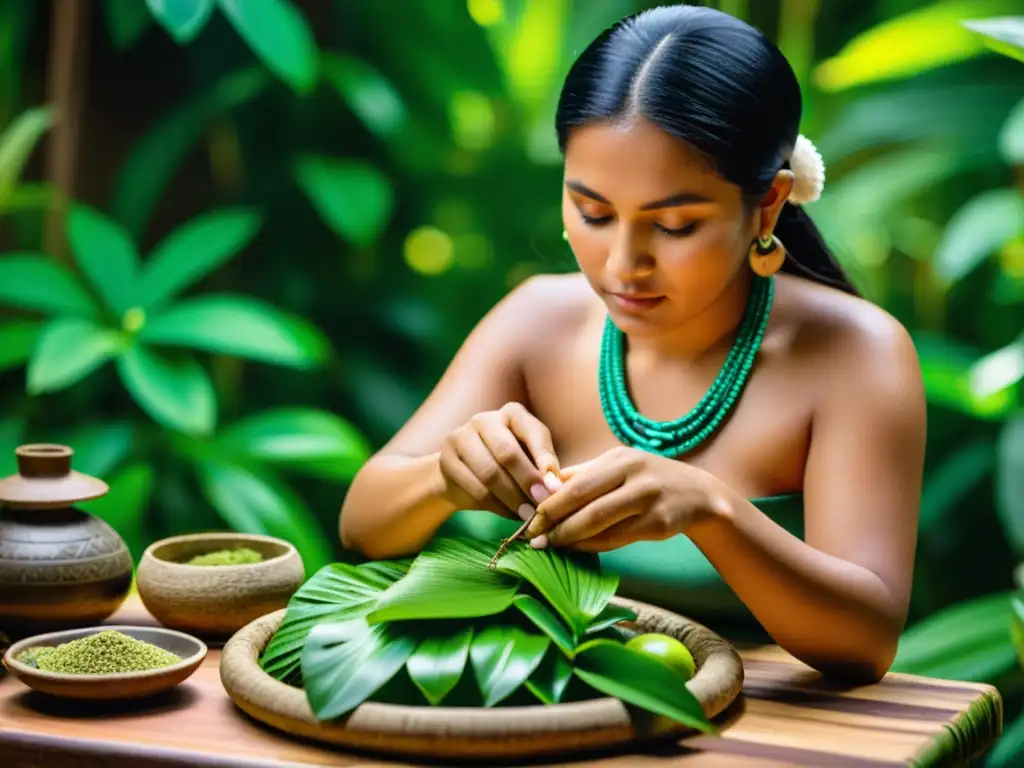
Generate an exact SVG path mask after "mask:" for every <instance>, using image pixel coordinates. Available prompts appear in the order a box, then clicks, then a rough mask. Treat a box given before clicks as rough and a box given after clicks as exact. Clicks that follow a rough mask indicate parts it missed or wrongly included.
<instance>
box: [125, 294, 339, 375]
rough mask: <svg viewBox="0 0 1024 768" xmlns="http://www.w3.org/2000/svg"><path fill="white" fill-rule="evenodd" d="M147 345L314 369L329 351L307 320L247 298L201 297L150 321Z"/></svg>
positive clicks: (144, 335)
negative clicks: (189, 349) (193, 350)
mask: <svg viewBox="0 0 1024 768" xmlns="http://www.w3.org/2000/svg"><path fill="white" fill-rule="evenodd" d="M139 338H140V339H142V340H143V341H145V342H146V343H148V344H158V345H167V346H181V347H189V348H191V349H197V350H203V351H206V352H213V353H216V354H222V355H230V356H233V357H245V358H249V359H251V360H257V361H260V362H264V363H272V364H275V365H282V366H288V367H290V368H298V369H309V368H315V367H317V366H319V365H321V364H322V363H323V362H324V360H325V359H326V358H327V356H328V354H329V351H330V345H329V342H328V341H327V339H326V338H325V337H324V335H323V334H322V333H321V332H320V331H319V330H318V329H317V328H315V327H314V326H313V325H311V324H310V323H308V322H306V321H305V320H303V319H301V318H299V317H296V316H293V315H289V314H286V313H284V312H282V311H280V310H278V309H276V308H275V307H272V306H271V305H269V304H267V303H265V302H263V301H260V300H257V299H252V298H248V297H245V296H233V295H215V296H202V297H199V298H195V299H186V300H184V301H181V302H179V303H177V304H175V305H173V306H171V307H169V308H168V309H166V310H165V311H163V312H161V313H160V314H158V315H156V316H154V317H152V318H150V319H149V320H148V321H147V322H146V324H145V326H143V328H142V330H141V331H140V333H139Z"/></svg>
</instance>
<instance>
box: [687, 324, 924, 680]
mask: <svg viewBox="0 0 1024 768" xmlns="http://www.w3.org/2000/svg"><path fill="white" fill-rule="evenodd" d="M856 335H857V336H858V338H855V339H849V340H848V341H849V343H842V344H840V345H837V347H836V354H834V355H832V356H833V357H834V358H835V367H834V368H832V369H831V370H830V371H829V372H828V381H827V382H826V386H825V391H826V392H827V395H826V397H825V398H824V400H823V401H822V402H821V404H820V407H819V408H818V410H817V413H816V414H815V417H814V421H813V427H812V430H813V432H812V438H811V447H810V454H809V457H808V462H807V468H806V473H805V479H804V500H805V521H806V524H805V528H806V531H805V540H804V541H801V540H800V539H798V538H796V537H794V536H792V535H791V534H789V533H788V532H786V531H785V530H784V529H783V528H781V527H780V526H778V525H777V524H776V523H774V522H773V521H772V520H770V519H769V518H768V517H767V516H766V515H764V514H763V513H762V512H761V511H760V510H758V509H757V508H756V507H754V506H753V505H752V504H751V503H750V502H749V501H747V500H746V499H744V498H742V497H741V496H739V495H738V494H736V493H734V492H732V491H731V490H728V489H723V488H721V486H720V485H719V486H718V487H717V488H718V490H719V492H721V493H722V495H723V496H724V498H725V500H726V504H724V505H722V507H721V511H720V512H719V513H717V514H711V515H709V516H708V517H707V518H705V519H704V520H703V521H701V522H700V523H697V524H696V525H695V526H694V527H693V528H692V529H691V530H689V531H687V533H688V535H689V536H690V538H691V539H692V540H693V541H694V543H696V544H697V546H698V547H699V548H700V549H701V550H702V551H703V552H704V554H705V555H706V556H707V558H708V559H709V560H710V561H711V563H712V564H713V565H714V566H715V568H716V569H717V570H718V572H719V573H720V574H721V575H722V577H723V578H724V579H725V581H726V582H727V583H728V584H729V585H730V587H732V589H733V590H734V591H735V592H736V593H737V595H738V596H739V597H740V598H741V599H742V600H743V601H744V602H745V603H746V604H747V606H748V607H749V608H750V609H751V611H752V612H753V613H754V615H755V616H756V617H757V619H758V620H759V621H760V622H761V624H762V625H763V626H764V627H765V629H766V630H767V631H768V632H769V633H770V634H771V635H772V636H773V637H774V638H775V640H776V642H778V643H779V645H781V646H782V647H783V648H785V649H786V650H787V651H789V652H790V653H792V654H793V655H794V656H796V657H797V658H799V659H801V660H802V661H804V662H805V663H807V664H809V665H811V666H813V667H815V668H817V669H819V670H822V671H827V672H829V673H831V674H837V675H844V676H853V677H856V678H858V679H867V680H875V679H878V678H880V677H881V676H882V675H884V674H885V673H886V672H887V671H888V669H889V667H890V665H891V664H892V660H893V658H894V656H895V653H896V646H897V641H898V639H899V635H900V633H901V632H902V629H903V626H904V623H905V621H906V615H907V608H908V604H909V601H910V589H911V585H912V578H913V570H914V554H915V546H916V542H917V518H918V505H919V502H920V495H921V484H922V471H923V464H924V447H925V419H926V416H925V398H924V392H923V385H922V382H921V376H920V368H919V365H918V361H917V356H916V353H915V350H914V347H913V344H912V342H911V340H910V338H909V336H908V335H907V334H906V332H905V331H904V330H903V329H902V328H900V327H898V326H896V325H895V323H893V324H892V325H891V326H884V327H876V328H872V329H871V331H859V332H857V334H856Z"/></svg>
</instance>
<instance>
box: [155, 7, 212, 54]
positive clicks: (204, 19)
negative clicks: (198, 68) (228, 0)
mask: <svg viewBox="0 0 1024 768" xmlns="http://www.w3.org/2000/svg"><path fill="white" fill-rule="evenodd" d="M146 3H147V5H149V10H150V13H152V14H153V17H154V18H155V19H156V20H157V21H158V22H160V26H162V27H163V28H164V29H166V30H167V31H168V33H170V35H171V37H173V38H174V39H175V41H177V42H178V43H189V42H191V41H192V40H194V39H195V37H196V35H198V34H199V33H200V32H202V31H203V28H204V27H206V25H207V23H208V22H209V21H210V15H211V14H212V13H213V3H214V0H146Z"/></svg>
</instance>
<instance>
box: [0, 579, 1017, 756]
mask: <svg viewBox="0 0 1024 768" xmlns="http://www.w3.org/2000/svg"><path fill="white" fill-rule="evenodd" d="M109 623H112V624H113V623H119V624H148V625H152V624H154V623H155V622H154V621H153V619H152V618H151V617H149V616H148V614H146V612H145V610H144V609H143V608H142V606H141V604H140V603H139V602H137V599H133V600H130V601H129V602H128V603H126V604H125V606H124V607H123V608H122V609H121V611H119V612H118V613H117V614H115V615H114V616H113V617H112V618H111V620H110V622H109ZM742 655H743V658H744V663H745V668H746V684H745V685H744V689H743V695H742V696H741V697H740V698H739V699H738V700H737V702H736V703H735V705H734V706H733V708H732V709H731V710H729V712H727V713H726V714H727V717H726V718H725V719H724V720H723V721H722V727H723V734H722V737H720V738H719V737H707V736H698V737H693V738H688V739H685V740H684V741H682V742H680V743H679V744H678V745H671V746H670V748H667V749H666V748H660V749H659V750H658V751H657V752H651V751H647V752H642V753H639V752H627V753H622V752H619V753H616V754H613V755H610V756H608V757H603V758H600V759H594V758H588V759H586V760H569V761H566V762H565V763H563V764H565V765H575V766H579V767H580V768H582V767H583V766H586V768H627V766H628V767H630V768H644V767H646V766H655V765H656V766H659V768H689V766H711V767H713V768H714V767H718V766H721V767H723V768H725V767H728V768H749V767H750V766H758V767H759V768H771V767H773V766H783V765H798V766H851V767H856V766H865V768H868V767H870V768H878V767H879V766H896V765H910V764H917V763H918V761H920V760H925V764H927V763H929V762H930V763H932V764H940V765H945V764H959V763H958V762H957V761H958V760H960V759H963V758H965V757H971V756H976V755H978V754H980V753H981V752H982V751H984V750H986V749H987V748H988V747H989V746H990V745H991V742H992V741H993V740H994V739H995V738H996V736H997V735H998V734H999V733H1000V732H1001V728H1002V700H1001V699H1000V697H999V694H998V692H997V691H996V690H995V689H994V688H992V687H991V686H987V685H977V684H972V683H960V682H947V681H941V680H933V679H928V678H920V677H913V676H909V675H899V674H892V675H889V676H888V677H887V678H886V679H885V680H883V681H882V682H881V683H880V684H878V685H870V686H864V687H860V688H856V689H852V690H850V689H846V690H843V689H840V688H838V687H836V686H834V685H829V684H827V683H825V682H824V681H822V680H821V678H820V677H819V675H817V674H816V673H815V672H813V671H812V670H811V669H809V668H808V667H806V666H804V665H803V664H801V663H800V662H798V661H796V660H795V659H793V658H792V657H791V656H789V655H787V654H786V653H784V652H783V651H781V650H780V649H779V648H777V647H774V646H772V647H761V648H756V649H752V650H744V651H743V652H742ZM219 660H220V653H219V651H217V650H213V649H211V651H210V654H209V657H208V658H207V659H206V662H205V663H204V664H203V666H202V668H200V669H199V670H198V671H197V672H196V674H195V675H193V676H192V677H191V678H190V679H189V680H188V681H187V682H186V683H184V684H183V685H181V686H179V687H178V688H177V689H175V691H173V692H172V693H171V694H169V695H166V696H164V697H163V698H160V699H159V700H157V701H153V702H149V703H145V704H140V703H138V702H136V703H127V704H122V705H116V706H115V705H107V706H104V707H96V708H93V707H88V708H87V707H84V706H83V705H81V704H79V703H74V702H65V701H57V700H52V699H47V698H44V697H43V696H41V695H39V694H37V693H35V692H34V691H30V690H29V689H28V688H27V687H26V686H24V685H23V684H22V683H21V682H20V681H18V680H16V679H15V678H13V677H11V676H10V675H9V674H8V675H5V676H3V677H0V766H3V768H29V767H31V768H36V767H37V766H42V767H45V768H93V767H94V766H104V768H110V767H112V766H117V768H138V767H140V766H145V767H146V768H150V767H151V766H153V767H156V766H159V767H160V768H169V767H171V766H173V767H175V768H178V767H179V766H180V768H186V767H187V768H227V766H232V768H236V767H237V768H246V767H250V766H251V767H252V768H300V767H301V766H310V765H318V766H346V767H349V768H356V766H358V767H359V768H370V767H371V766H376V767H382V766H400V765H413V764H414V763H409V762H403V761H389V760H385V759H381V758H379V757H374V756H366V755H357V754H352V753H348V752H342V751H339V750H334V749H326V748H321V747H319V746H317V745H315V744H309V743H303V742H300V741H297V740H294V739H291V738H289V737H287V736H284V735H282V734H280V733H278V732H276V731H272V730H270V729H268V728H266V727H264V726H262V725H261V724H259V723H256V722H255V721H253V720H251V719H249V718H248V717H247V716H246V715H244V714H243V713H241V712H240V711H239V710H238V709H237V708H235V706H234V705H233V703H232V702H231V700H230V699H229V698H228V696H227V694H226V693H225V692H224V689H223V688H222V687H221V684H220V677H219V674H218V663H219ZM936 758H938V760H937V761H936ZM419 764H421V765H422V764H426V763H419ZM534 764H536V763H534Z"/></svg>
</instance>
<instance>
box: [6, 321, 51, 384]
mask: <svg viewBox="0 0 1024 768" xmlns="http://www.w3.org/2000/svg"><path fill="white" fill-rule="evenodd" d="M42 327H43V324H42V323H40V322H37V321H35V320H8V321H7V322H6V323H0V372H3V371H6V370H8V369H9V368H17V367H18V366H20V365H21V364H22V363H24V362H25V361H26V360H28V358H29V355H31V354H32V348H33V347H34V346H35V345H36V339H38V338H39V331H40V330H41V329H42Z"/></svg>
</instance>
